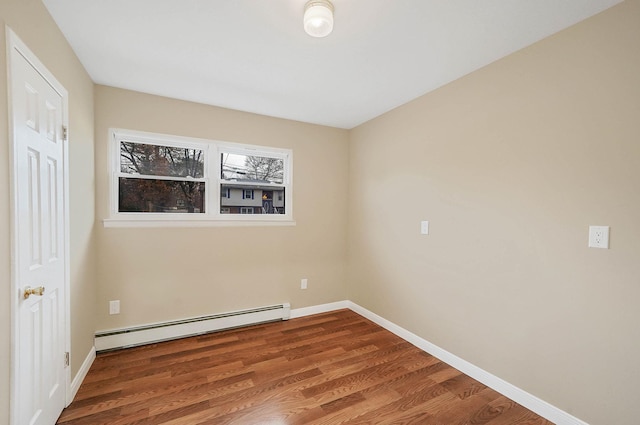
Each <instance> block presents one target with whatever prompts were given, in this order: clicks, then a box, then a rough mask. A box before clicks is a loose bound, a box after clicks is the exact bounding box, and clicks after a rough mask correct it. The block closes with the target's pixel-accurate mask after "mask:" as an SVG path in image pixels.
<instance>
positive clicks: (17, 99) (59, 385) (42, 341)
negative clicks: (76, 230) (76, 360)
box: [10, 48, 66, 425]
mask: <svg viewBox="0 0 640 425" xmlns="http://www.w3.org/2000/svg"><path fill="white" fill-rule="evenodd" d="M10 54H11V58H10V59H11V66H10V80H11V103H12V117H11V119H12V129H13V144H12V153H13V174H12V177H13V179H14V183H13V189H14V203H15V205H14V220H13V222H14V237H13V252H14V256H15V258H14V273H13V275H14V279H13V281H14V285H16V288H15V290H14V291H13V293H14V294H16V295H17V297H18V298H19V300H18V301H17V311H16V312H14V320H16V322H17V323H16V326H15V327H14V332H15V333H16V335H15V336H14V339H13V340H14V343H15V344H17V350H16V351H14V353H16V354H15V356H14V359H13V360H14V362H13V368H14V374H15V375H14V387H13V388H14V393H13V402H14V409H13V418H12V419H13V420H12V423H13V424H16V425H17V424H20V425H52V424H55V422H56V420H57V419H58V417H59V415H60V412H61V411H62V409H63V408H64V406H65V401H66V381H65V366H66V365H65V347H66V344H65V338H66V336H65V306H66V303H65V293H64V291H65V245H64V242H65V241H64V237H65V229H64V225H65V220H64V213H65V211H64V196H65V193H64V190H65V189H64V173H63V167H64V147H63V144H64V140H63V121H62V120H63V97H62V95H61V94H60V93H59V92H58V91H57V90H56V89H54V88H53V87H52V86H51V85H50V84H49V83H48V82H47V80H46V79H45V78H44V77H43V76H42V75H41V74H40V72H38V70H36V68H35V67H34V66H33V65H32V64H31V63H30V62H29V61H28V60H27V59H26V58H25V57H24V56H23V55H22V53H21V52H20V51H19V50H18V49H16V48H12V49H11V52H10ZM14 305H15V304H14Z"/></svg>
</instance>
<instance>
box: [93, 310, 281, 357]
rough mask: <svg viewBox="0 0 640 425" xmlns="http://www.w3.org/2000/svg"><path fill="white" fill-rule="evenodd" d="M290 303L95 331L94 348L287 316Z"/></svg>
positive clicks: (189, 333)
mask: <svg viewBox="0 0 640 425" xmlns="http://www.w3.org/2000/svg"><path fill="white" fill-rule="evenodd" d="M290 311H291V306H290V305H289V303H284V304H277V305H270V306H266V307H259V308H252V309H249V310H239V311H232V312H228V313H221V314H212V315H208V316H200V317H192V318H189V319H183V320H174V321H171V322H162V323H154V324H150V325H144V326H136V327H131V328H123V329H113V330H110V331H100V332H96V335H95V346H96V351H98V352H100V351H106V350H114V349H118V348H127V347H134V346H137V345H144V344H150V343H152V342H159V341H167V340H170V339H176V338H183V337H186V336H193V335H199V334H203V333H208V332H214V331H219V330H223V329H231V328H237V327H241V326H249V325H255V324H258V323H265V322H274V321H278V320H287V319H289V314H290Z"/></svg>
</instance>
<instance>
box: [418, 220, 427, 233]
mask: <svg viewBox="0 0 640 425" xmlns="http://www.w3.org/2000/svg"><path fill="white" fill-rule="evenodd" d="M420 233H421V234H423V235H428V234H429V222H428V221H426V220H423V221H421V222H420Z"/></svg>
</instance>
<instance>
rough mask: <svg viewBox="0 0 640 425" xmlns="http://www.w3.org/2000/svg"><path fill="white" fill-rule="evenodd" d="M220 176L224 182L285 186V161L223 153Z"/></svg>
mask: <svg viewBox="0 0 640 425" xmlns="http://www.w3.org/2000/svg"><path fill="white" fill-rule="evenodd" d="M220 176H221V177H222V179H223V180H237V181H243V182H251V183H263V184H267V183H276V184H283V183H284V160H283V159H282V158H269V157H265V156H250V155H242V154H235V153H222V154H221V159H220Z"/></svg>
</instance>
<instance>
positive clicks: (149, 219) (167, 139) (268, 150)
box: [103, 128, 295, 227]
mask: <svg viewBox="0 0 640 425" xmlns="http://www.w3.org/2000/svg"><path fill="white" fill-rule="evenodd" d="M121 141H131V142H137V143H146V144H154V145H162V146H173V147H188V148H191V149H200V150H203V152H204V156H205V164H204V178H202V179H195V180H196V181H204V183H205V200H204V205H205V212H204V213H151V212H119V211H118V198H119V196H118V190H119V184H118V183H119V178H120V177H131V175H130V174H127V173H122V172H121V171H120V142H121ZM223 152H224V153H236V154H241V155H256V156H265V157H273V158H280V159H282V160H283V161H284V176H283V184H281V185H274V188H284V191H285V213H284V214H223V213H222V208H225V207H224V206H222V197H221V196H220V188H221V184H222V183H223V180H222V179H221V175H220V157H221V154H222V153H223ZM108 172H109V216H108V218H106V219H104V221H103V223H104V226H105V227H203V226H270V225H279V226H283V225H285V226H286V225H295V221H294V220H293V184H292V176H293V151H292V150H291V149H282V148H272V147H265V146H258V145H248V144H240V143H232V142H224V141H217V140H206V139H196V138H190V137H183V136H173V135H165V134H154V133H147V132H141V131H134V130H126V129H117V128H112V129H109V149H108ZM151 178H154V179H155V177H151ZM170 179H171V180H173V178H170Z"/></svg>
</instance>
